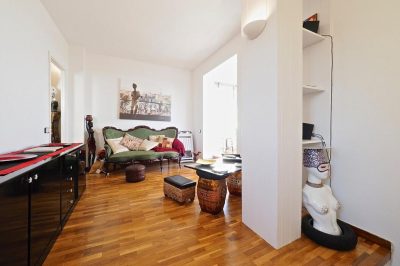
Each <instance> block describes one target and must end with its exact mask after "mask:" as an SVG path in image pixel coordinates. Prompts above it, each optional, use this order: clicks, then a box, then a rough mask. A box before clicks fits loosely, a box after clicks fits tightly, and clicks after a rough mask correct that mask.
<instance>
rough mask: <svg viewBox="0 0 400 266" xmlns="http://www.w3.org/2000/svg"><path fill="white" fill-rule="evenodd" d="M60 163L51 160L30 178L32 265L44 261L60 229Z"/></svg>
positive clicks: (57, 160)
mask: <svg viewBox="0 0 400 266" xmlns="http://www.w3.org/2000/svg"><path fill="white" fill-rule="evenodd" d="M60 173H61V170H60V159H54V160H52V161H50V162H48V163H46V164H45V165H43V166H42V167H40V168H38V170H37V171H35V173H34V174H33V175H32V176H33V182H32V184H31V236H30V240H31V241H30V250H31V259H30V261H31V265H38V264H41V263H42V262H43V260H44V259H45V258H46V256H47V253H48V252H49V248H50V247H51V244H52V241H53V240H54V239H55V236H56V234H57V233H58V230H59V228H60Z"/></svg>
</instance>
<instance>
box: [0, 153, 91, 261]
mask: <svg viewBox="0 0 400 266" xmlns="http://www.w3.org/2000/svg"><path fill="white" fill-rule="evenodd" d="M81 148H82V145H79V146H75V147H74V148H73V149H71V150H67V151H65V152H64V153H61V154H58V155H56V156H54V157H51V158H47V159H46V160H44V161H43V162H40V163H37V164H34V165H32V166H30V167H27V168H26V169H21V170H19V171H16V172H14V173H11V174H8V175H5V176H1V177H0V265H41V264H42V263H43V262H44V260H45V259H46V257H47V254H48V253H49V251H50V249H51V248H52V246H53V244H54V242H55V240H56V239H57V236H58V235H59V233H60V232H61V231H62V229H63V226H64V225H65V223H66V221H67V220H68V217H69V214H70V213H71V212H72V210H73V208H74V207H75V205H76V203H77V201H78V200H79V198H80V197H81V195H82V193H83V191H84V190H85V188H86V176H85V174H84V173H81V171H80V152H81Z"/></svg>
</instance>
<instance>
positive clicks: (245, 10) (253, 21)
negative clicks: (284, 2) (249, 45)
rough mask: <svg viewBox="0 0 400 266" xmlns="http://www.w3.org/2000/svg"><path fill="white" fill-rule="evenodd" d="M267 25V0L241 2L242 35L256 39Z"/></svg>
mask: <svg viewBox="0 0 400 266" xmlns="http://www.w3.org/2000/svg"><path fill="white" fill-rule="evenodd" d="M266 24H267V0H242V35H243V36H245V37H247V38H248V39H250V40H254V39H255V38H257V37H258V36H259V35H260V34H261V33H262V32H263V30H264V28H265V25H266Z"/></svg>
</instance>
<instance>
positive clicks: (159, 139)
mask: <svg viewBox="0 0 400 266" xmlns="http://www.w3.org/2000/svg"><path fill="white" fill-rule="evenodd" d="M163 138H165V135H150V136H149V140H150V141H154V142H159V143H161V142H162V139H163Z"/></svg>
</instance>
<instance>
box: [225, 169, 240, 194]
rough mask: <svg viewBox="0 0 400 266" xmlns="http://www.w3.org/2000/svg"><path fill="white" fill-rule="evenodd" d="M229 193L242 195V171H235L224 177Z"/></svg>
mask: <svg viewBox="0 0 400 266" xmlns="http://www.w3.org/2000/svg"><path fill="white" fill-rule="evenodd" d="M226 182H227V184H228V190H229V193H230V194H232V195H236V196H241V195H242V172H236V173H233V174H231V175H230V176H228V178H227V179H226Z"/></svg>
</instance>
